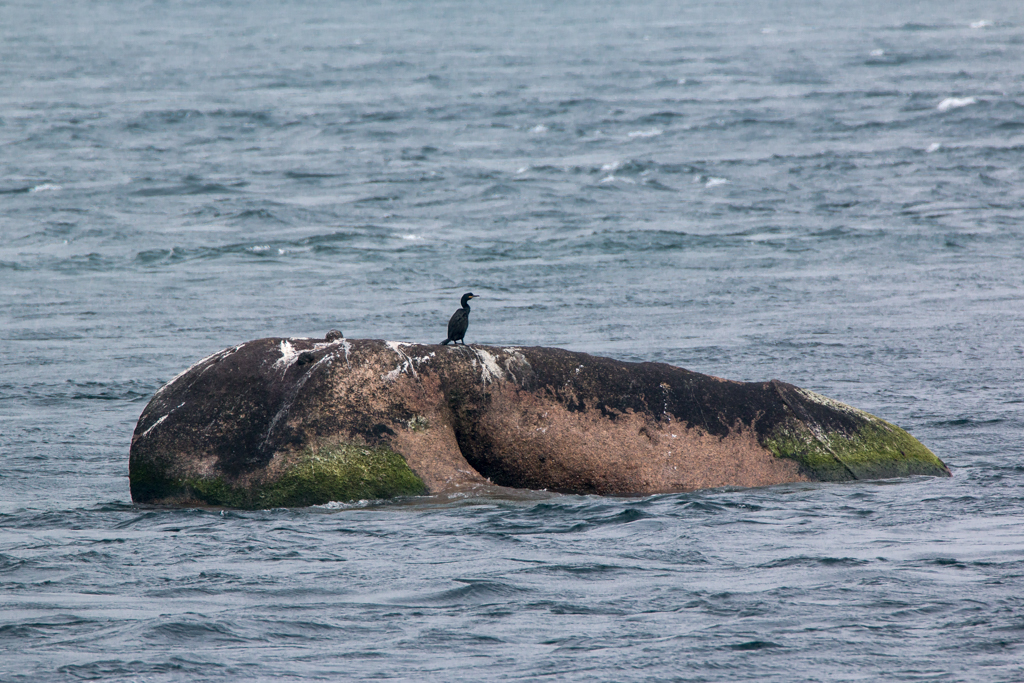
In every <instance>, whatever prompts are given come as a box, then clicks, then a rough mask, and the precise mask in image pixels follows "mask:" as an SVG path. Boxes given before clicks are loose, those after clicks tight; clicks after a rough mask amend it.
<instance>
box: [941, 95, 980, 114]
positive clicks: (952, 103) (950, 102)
mask: <svg viewBox="0 0 1024 683" xmlns="http://www.w3.org/2000/svg"><path fill="white" fill-rule="evenodd" d="M977 102H978V100H976V99H974V98H973V97H947V98H946V99H944V100H942V101H941V102H939V106H938V107H937V109H938V110H939V111H949V110H950V109H959V108H960V107H967V106H970V105H972V104H977Z"/></svg>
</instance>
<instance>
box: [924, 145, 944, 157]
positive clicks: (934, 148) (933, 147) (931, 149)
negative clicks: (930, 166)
mask: <svg viewBox="0 0 1024 683" xmlns="http://www.w3.org/2000/svg"><path fill="white" fill-rule="evenodd" d="M940 149H942V144H941V143H938V142H933V143H932V144H930V145H928V149H926V150H925V151H926V152H928V154H931V153H932V152H938V151H939V150H940Z"/></svg>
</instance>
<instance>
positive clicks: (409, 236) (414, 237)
mask: <svg viewBox="0 0 1024 683" xmlns="http://www.w3.org/2000/svg"><path fill="white" fill-rule="evenodd" d="M399 237H401V238H402V239H403V240H409V241H410V242H418V241H420V240H422V239H423V235H414V234H413V233H409V234H406V235H399Z"/></svg>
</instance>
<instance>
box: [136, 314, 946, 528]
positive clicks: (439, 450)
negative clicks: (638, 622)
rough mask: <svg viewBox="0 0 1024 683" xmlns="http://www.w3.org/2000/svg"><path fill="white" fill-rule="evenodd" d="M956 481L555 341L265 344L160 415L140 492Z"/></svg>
mask: <svg viewBox="0 0 1024 683" xmlns="http://www.w3.org/2000/svg"><path fill="white" fill-rule="evenodd" d="M913 474H924V475H935V476H949V470H948V469H947V468H946V466H945V465H944V464H943V463H942V461H940V460H939V459H938V458H937V457H935V455H934V454H932V453H931V451H929V450H928V449H927V448H926V447H925V446H923V445H922V444H921V443H920V442H918V441H917V440H916V439H914V438H913V437H912V436H910V435H909V434H908V433H907V432H905V431H904V430H902V429H900V428H899V427H897V426H895V425H892V424H890V423H888V422H885V421H884V420H881V419H879V418H877V417H874V416H872V415H869V414H868V413H865V412H863V411H860V410H857V409H856V408H852V407H850V406H848V405H844V404H842V403H839V402H837V401H833V400H831V399H828V398H826V397H824V396H820V395H818V394H815V393H814V392H811V391H807V390H804V389H800V388H798V387H795V386H793V385H791V384H786V383H784V382H780V381H778V380H772V381H769V382H750V383H742V382H733V381H729V380H724V379H720V378H717V377H712V376H709V375H702V374H699V373H696V372H690V371H688V370H684V369H682V368H677V367H674V366H671V365H666V364H663V363H626V362H622V361H616V360H612V359H609V358H602V357H598V356H591V355H588V354H585V353H575V352H571V351H565V350H562V349H555V348H541V347H508V348H499V347H488V346H476V345H469V346H458V347H455V346H433V345H420V344H407V343H402V342H391V341H381V340H373V339H362V340H356V339H344V338H342V337H341V336H340V333H332V334H331V335H329V337H328V339H327V340H315V339H260V340H257V341H252V342H248V343H245V344H240V345H238V346H233V347H231V348H228V349H225V350H223V351H221V352H219V353H215V354H213V355H212V356H210V357H208V358H205V359H204V360H202V361H200V362H199V363H197V364H195V365H194V366H192V367H191V368H189V369H188V370H187V371H185V372H184V373H182V374H181V375H179V376H178V377H176V378H174V379H173V380H171V382H170V383H168V384H167V385H166V386H164V387H163V388H161V389H160V390H159V391H158V392H157V393H156V395H155V396H154V397H153V399H152V400H151V401H150V403H149V405H147V406H146V409H145V410H144V411H143V413H142V416H141V417H140V418H139V422H138V425H137V426H136V429H135V433H134V435H133V437H132V445H131V454H130V459H129V476H130V480H131V494H132V499H133V500H134V501H135V502H137V503H156V504H184V505H192V504H196V503H202V504H211V505H224V506H230V507H241V508H267V507H287V506H303V505H313V504H322V503H326V502H329V501H348V500H359V499H367V498H374V499H376V498H390V497H395V496H404V495H419V494H424V493H439V492H446V491H453V490H460V489H467V488H473V487H483V486H489V485H499V486H506V487H514V488H530V489H547V490H551V491H557V492H564V493H593V494H637V495H640V494H652V493H660V492H671V491H690V490H696V489H703V488H712V487H719V486H767V485H771V484H780V483H785V482H794V481H847V480H853V479H880V478H890V477H903V476H908V475H913Z"/></svg>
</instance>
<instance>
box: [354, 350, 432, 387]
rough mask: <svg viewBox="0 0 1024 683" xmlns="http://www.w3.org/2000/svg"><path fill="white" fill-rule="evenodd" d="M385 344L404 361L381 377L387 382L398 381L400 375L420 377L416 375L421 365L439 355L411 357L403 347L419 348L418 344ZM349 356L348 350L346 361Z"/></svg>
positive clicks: (429, 354) (430, 354)
mask: <svg viewBox="0 0 1024 683" xmlns="http://www.w3.org/2000/svg"><path fill="white" fill-rule="evenodd" d="M384 343H385V344H386V345H387V347H388V348H389V349H391V350H392V351H394V352H395V353H396V354H398V357H399V358H400V359H402V362H401V363H399V364H398V365H397V366H396V367H395V369H394V370H392V371H390V372H387V373H384V374H383V375H381V379H383V380H384V381H385V382H393V381H395V380H396V379H398V376H399V375H401V374H403V373H408V374H410V375H412V376H413V377H418V376H419V375H417V374H416V368H417V367H419V366H420V365H423V364H424V363H426V362H428V361H429V360H430V359H431V358H433V357H434V356H436V355H437V354H436V352H435V351H431V352H430V353H428V354H427V355H425V356H410V355H409V354H407V353H406V352H405V351H404V350H403V349H402V347H403V346H417V344H411V343H409V342H396V341H388V342H384ZM347 354H348V350H347V349H346V360H347V359H348V355H347Z"/></svg>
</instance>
